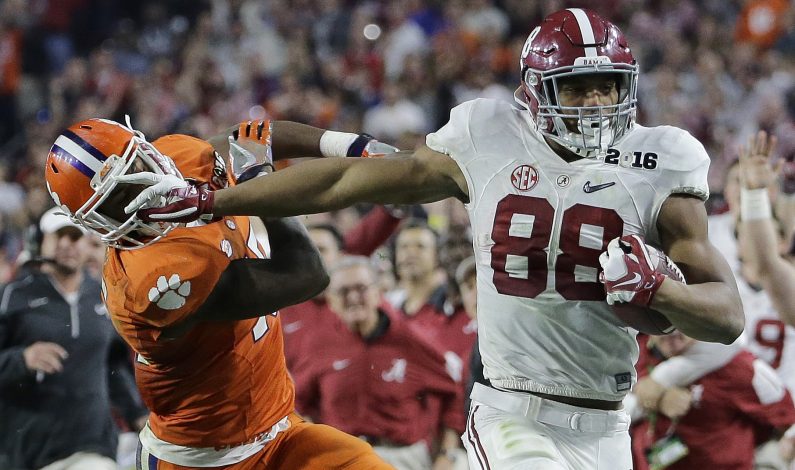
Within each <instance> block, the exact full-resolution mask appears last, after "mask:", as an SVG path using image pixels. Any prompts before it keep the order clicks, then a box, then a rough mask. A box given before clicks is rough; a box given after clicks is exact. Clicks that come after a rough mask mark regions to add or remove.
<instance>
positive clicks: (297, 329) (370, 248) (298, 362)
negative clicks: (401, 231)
mask: <svg viewBox="0 0 795 470" xmlns="http://www.w3.org/2000/svg"><path fill="white" fill-rule="evenodd" d="M400 221H401V219H400V218H398V217H396V216H394V215H392V213H391V212H390V211H388V210H387V209H386V208H384V207H383V206H374V207H373V208H372V209H371V210H370V212H368V213H367V214H365V216H364V217H362V219H361V220H360V221H359V223H358V224H357V225H356V226H355V227H353V228H352V229H351V230H350V231H348V232H347V233H346V234H345V237H344V241H343V244H344V246H343V251H345V253H347V254H351V255H361V256H370V255H371V254H372V253H373V252H374V251H375V250H377V249H378V247H380V246H381V245H383V244H384V242H385V241H386V240H387V239H389V237H390V236H392V233H393V232H394V231H395V229H396V228H397V226H398V225H400ZM279 314H280V316H281V319H282V324H283V325H284V356H285V358H286V359H287V369H288V370H290V371H295V370H297V368H299V367H303V365H302V364H303V362H305V361H312V360H314V358H315V355H314V353H313V351H312V350H311V347H310V349H307V348H308V346H307V345H308V344H311V342H312V336H313V335H314V334H315V333H316V332H318V331H320V332H322V331H325V330H326V329H328V328H334V327H336V326H338V325H341V323H340V321H339V318H337V315H336V314H335V313H334V312H332V311H331V309H329V307H328V305H327V303H326V298H325V297H324V296H323V295H320V296H318V297H315V298H314V299H311V300H307V301H306V302H302V303H300V304H296V305H291V306H289V307H285V308H283V309H282V310H280V311H279ZM307 414H308V412H307Z"/></svg>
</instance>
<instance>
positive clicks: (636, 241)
mask: <svg viewBox="0 0 795 470" xmlns="http://www.w3.org/2000/svg"><path fill="white" fill-rule="evenodd" d="M599 264H600V265H602V270H603V271H602V272H601V273H600V274H599V280H600V281H601V282H602V283H604V285H605V292H607V303H608V304H610V305H613V304H615V303H616V302H623V303H632V304H635V305H640V306H642V307H648V306H649V304H650V303H651V299H652V298H653V297H654V294H655V293H656V292H657V290H658V289H659V288H660V285H662V282H663V281H664V280H665V275H664V274H663V273H661V272H659V271H657V269H656V266H655V265H654V264H653V263H652V261H651V256H650V255H649V251H648V248H647V247H646V244H645V243H644V242H643V239H642V238H640V237H639V236H637V235H625V236H623V237H621V238H615V239H613V240H611V241H610V243H608V245H607V251H605V252H604V253H602V254H601V255H599Z"/></svg>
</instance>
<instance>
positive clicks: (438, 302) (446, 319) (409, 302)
mask: <svg viewBox="0 0 795 470" xmlns="http://www.w3.org/2000/svg"><path fill="white" fill-rule="evenodd" d="M470 249H471V247H470ZM439 254H440V247H439V237H438V235H437V234H436V232H435V231H434V230H433V229H431V228H430V227H429V226H428V225H426V224H425V223H423V222H419V221H410V222H408V223H406V224H405V225H404V226H403V227H401V229H400V231H399V232H398V235H397V239H396V241H395V268H396V271H397V275H398V279H399V282H398V288H397V289H396V290H394V291H393V292H391V293H389V294H388V295H387V298H388V300H389V301H390V303H391V304H392V305H393V306H394V307H395V308H396V309H397V310H398V311H399V312H400V313H401V314H403V315H404V316H405V317H406V320H407V321H408V322H409V323H410V324H412V325H413V326H414V327H415V328H417V329H418V330H419V331H422V332H423V334H425V335H426V336H427V337H428V339H429V340H431V341H432V342H434V343H435V344H436V345H437V346H438V347H440V348H441V349H442V350H443V351H451V352H453V353H454V354H455V356H456V357H458V358H459V359H460V360H461V361H462V366H463V364H464V361H466V360H468V358H469V355H470V351H471V350H472V344H473V343H474V341H475V335H476V330H475V329H474V328H473V325H471V320H470V318H469V317H468V316H467V314H466V312H464V309H463V308H462V306H461V305H460V303H458V302H456V300H457V299H450V298H449V295H448V286H447V283H448V279H447V276H446V275H445V273H444V270H443V269H441V268H442V266H440V265H439V261H440V260H439ZM451 264H452V263H451ZM450 271H451V278H450V279H449V282H450V283H453V282H455V281H454V279H453V278H452V274H453V273H454V268H452V269H450ZM451 300H452V302H451ZM454 302H455V303H454ZM462 370H463V369H462Z"/></svg>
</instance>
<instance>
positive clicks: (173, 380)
mask: <svg viewBox="0 0 795 470" xmlns="http://www.w3.org/2000/svg"><path fill="white" fill-rule="evenodd" d="M322 132H323V131H322V130H319V129H315V128H312V127H309V126H304V125H301V124H297V123H290V122H268V121H259V122H254V123H252V122H247V123H242V124H241V125H240V126H239V128H236V129H235V130H234V131H233V132H232V131H230V132H229V133H226V134H223V135H221V136H219V137H217V138H213V139H210V140H209V141H204V140H199V139H196V138H193V137H189V136H185V135H167V136H165V137H161V138H160V139H157V140H155V141H154V142H151V143H150V142H148V141H147V140H146V138H145V137H144V135H143V134H142V133H140V132H138V131H135V130H133V128H132V126H131V125H130V123H129V120H128V121H127V125H126V126H125V125H122V124H119V123H116V122H113V121H108V120H104V119H89V120H86V121H82V122H79V123H77V124H75V125H73V126H71V127H70V128H68V129H66V130H64V131H63V133H62V134H61V135H60V136H59V137H58V138H57V140H56V141H55V144H54V145H53V146H52V149H51V150H50V153H49V156H48V157H47V163H46V169H45V175H46V180H47V187H48V190H49V191H50V194H51V195H52V197H53V199H54V200H55V202H56V204H57V205H58V206H59V207H61V209H62V210H63V211H64V212H65V213H66V214H68V215H69V216H70V217H71V218H72V220H73V221H74V222H76V223H78V224H79V225H81V226H83V227H85V228H86V229H88V230H90V231H92V232H94V233H97V234H98V235H100V236H101V238H102V239H103V241H104V242H105V243H107V244H108V245H109V246H110V249H109V250H108V255H107V260H106V262H105V266H104V269H103V283H102V292H103V297H104V301H105V303H106V305H107V307H108V311H109V312H110V315H111V318H112V320H113V323H114V325H115V327H116V329H117V330H118V331H119V333H120V334H121V335H122V336H123V337H124V339H125V340H126V341H127V342H128V343H129V344H130V346H131V347H132V348H133V349H134V350H135V352H136V361H135V368H136V382H137V384H138V387H139V389H140V391H141V394H142V396H143V398H144V400H145V402H146V405H147V406H148V408H149V410H150V411H151V414H150V417H149V422H148V424H147V425H146V426H145V427H144V429H143V430H142V431H141V434H140V442H141V443H140V445H139V449H138V467H137V468H139V469H155V468H157V469H160V470H163V469H182V468H196V467H202V468H204V467H224V468H228V469H236V470H237V469H241V470H246V469H261V468H277V469H280V470H286V469H305V468H312V469H332V468H333V469H337V468H350V469H365V468H367V469H373V468H392V467H391V466H389V465H387V464H385V463H383V462H382V461H381V460H380V459H379V458H378V457H377V456H376V455H375V454H374V453H373V451H372V448H371V447H370V446H369V445H368V444H367V443H365V442H364V441H362V440H360V439H357V438H355V437H352V436H350V435H348V434H345V433H343V432H341V431H338V430H336V429H334V428H331V427H328V426H324V425H320V424H312V423H307V422H305V421H304V420H303V419H302V418H301V417H300V416H298V415H297V414H296V413H295V412H294V390H293V383H292V380H291V379H290V377H289V375H288V373H287V370H286V367H285V360H284V353H283V347H282V332H281V325H280V321H279V318H278V315H277V313H272V312H276V311H277V310H278V309H279V308H281V307H284V306H286V305H290V304H294V303H297V302H301V301H304V300H306V299H309V298H311V297H312V296H314V295H316V294H317V293H319V292H320V291H322V290H323V289H324V288H325V287H326V285H327V283H328V276H327V274H326V272H325V270H324V269H323V267H322V263H321V261H320V257H319V256H318V253H317V251H316V249H315V248H314V246H313V245H312V243H311V241H310V240H309V238H308V237H307V235H306V232H305V230H304V228H303V227H302V226H301V224H300V223H298V222H297V221H295V220H291V219H276V218H267V219H262V220H261V221H260V219H255V218H252V219H249V218H248V217H224V218H218V219H216V220H213V221H210V222H208V223H204V222H201V223H194V224H189V225H188V226H184V225H179V224H173V223H146V222H143V221H141V220H140V219H139V218H138V217H137V216H135V215H133V216H132V217H130V216H127V215H125V214H124V211H123V208H124V206H125V205H126V204H127V203H129V202H130V200H132V199H133V198H134V197H135V196H136V195H137V193H138V191H140V190H141V188H142V187H141V186H137V187H136V186H129V185H119V186H117V182H116V178H117V177H118V176H120V175H123V174H130V173H134V172H139V171H149V172H153V173H156V174H161V175H162V174H168V175H174V176H176V177H179V178H185V179H187V180H191V181H192V182H193V183H195V184H201V185H206V186H207V187H208V188H212V189H220V188H223V187H225V186H227V184H235V183H237V182H242V181H244V180H245V179H250V178H255V177H257V176H260V175H261V174H264V173H265V172H267V171H268V169H269V168H270V156H271V151H273V153H275V154H277V155H278V156H279V157H282V158H290V157H294V156H311V155H313V154H316V153H317V149H318V148H319V147H318V145H319V140H320V137H321V134H322ZM297 135H300V136H301V139H297V138H295V136H297ZM313 135H316V136H317V139H316V140H315V141H314V147H309V148H306V147H305V146H302V145H300V144H298V145H296V144H294V142H298V141H299V140H300V142H307V141H309V142H311V141H312V139H311V137H312V136H313ZM274 136H275V138H273V137H274ZM307 137H310V138H309V139H307ZM371 139H372V138H370V137H369V136H357V138H356V139H352V140H351V142H350V143H349V144H350V145H349V146H348V147H344V146H343V147H339V146H338V147H337V148H336V150H335V149H332V150H329V151H327V152H326V156H334V155H338V154H341V155H338V156H363V154H367V153H368V152H370V151H371V150H372V149H373V148H375V147H378V146H380V148H382V149H383V148H385V147H384V146H383V144H380V143H378V142H377V141H373V140H371ZM387 150H389V149H387ZM370 153H372V152H370ZM221 155H229V158H228V159H226V158H222V157H221ZM263 225H264V227H263ZM263 228H264V229H265V230H263Z"/></svg>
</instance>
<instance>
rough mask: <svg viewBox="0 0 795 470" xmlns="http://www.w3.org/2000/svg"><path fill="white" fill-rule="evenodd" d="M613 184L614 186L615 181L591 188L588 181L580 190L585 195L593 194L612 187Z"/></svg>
mask: <svg viewBox="0 0 795 470" xmlns="http://www.w3.org/2000/svg"><path fill="white" fill-rule="evenodd" d="M614 184H616V182H615V181H611V182H609V183H602V184H595V185H593V186H591V182H590V181H586V182H585V184H584V185H583V186H582V190H583V191H585V192H586V193H595V192H597V191H599V190H602V189H605V188H609V187H610V186H613V185H614Z"/></svg>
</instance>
